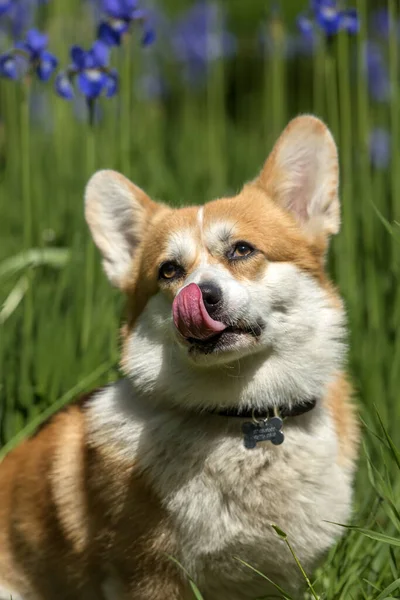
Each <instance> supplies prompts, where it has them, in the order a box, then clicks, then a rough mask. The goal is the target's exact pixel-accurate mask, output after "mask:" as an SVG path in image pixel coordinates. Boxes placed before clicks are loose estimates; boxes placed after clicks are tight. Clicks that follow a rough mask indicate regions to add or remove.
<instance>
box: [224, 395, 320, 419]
mask: <svg viewBox="0 0 400 600" xmlns="http://www.w3.org/2000/svg"><path fill="white" fill-rule="evenodd" d="M316 404H317V399H316V398H310V399H309V400H306V401H305V402H298V403H297V404H294V405H293V406H291V407H288V406H281V407H279V406H277V407H276V408H267V409H264V410H260V409H256V410H254V409H247V410H242V411H240V412H239V411H238V409H237V408H226V409H224V410H218V411H215V412H214V414H217V415H220V416H221V417H239V418H240V419H256V420H257V419H271V418H272V417H274V416H278V417H280V418H281V419H286V417H299V416H300V415H304V413H307V412H309V411H310V410H312V409H313V408H315V406H316Z"/></svg>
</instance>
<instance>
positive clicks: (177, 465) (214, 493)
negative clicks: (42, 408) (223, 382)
mask: <svg viewBox="0 0 400 600" xmlns="http://www.w3.org/2000/svg"><path fill="white" fill-rule="evenodd" d="M240 427H241V423H240V422H238V421H237V420H235V419H225V418H222V417H219V416H213V415H209V414H197V413H193V414H191V413H190V412H189V413H188V412H186V411H183V412H181V411H179V410H174V409H169V408H166V407H160V406H159V407H157V406H156V405H155V403H152V402H151V400H150V399H149V398H144V397H143V396H142V397H139V396H138V395H135V394H134V392H133V391H132V387H131V384H130V383H129V382H128V381H127V380H122V381H120V382H118V383H117V384H114V385H111V386H109V387H107V388H106V389H105V390H104V391H102V392H101V393H100V394H99V396H98V398H97V399H96V400H95V401H93V402H92V403H91V404H90V405H89V409H88V432H89V436H90V438H91V443H99V442H100V443H103V444H105V445H106V446H107V449H108V451H110V450H111V451H112V452H114V453H117V454H118V455H119V456H120V458H121V460H123V461H124V463H125V461H130V462H131V463H132V465H133V464H135V465H136V468H137V466H138V465H139V466H140V467H141V468H142V469H143V471H144V472H145V473H146V478H148V479H149V480H150V481H151V483H152V485H153V487H154V489H155V490H156V492H157V495H158V497H159V498H160V500H161V502H162V504H163V506H164V508H165V509H166V511H167V513H168V514H169V515H170V516H171V518H172V519H173V522H174V524H175V528H176V533H177V538H178V547H179V555H178V556H177V557H176V558H177V559H178V560H180V562H181V563H182V564H183V566H184V567H185V568H186V569H188V571H189V572H190V573H191V575H192V577H193V578H194V579H195V581H196V582H197V583H198V585H200V587H201V589H202V591H203V593H204V595H205V597H206V598H207V600H220V599H221V598H225V597H226V598H228V597H229V598H233V599H234V600H242V599H247V598H248V599H250V598H251V600H254V598H256V597H263V596H264V595H266V594H267V593H271V591H272V590H271V589H270V588H269V587H268V585H266V584H265V582H263V580H262V579H260V578H259V577H257V576H255V575H254V573H252V572H251V571H250V570H248V569H245V568H244V567H242V566H241V565H240V563H238V562H237V561H236V560H235V559H234V558H233V557H234V556H238V557H239V558H241V559H242V560H244V561H246V562H248V563H249V564H251V565H252V566H254V567H255V568H258V569H259V570H261V571H262V572H263V573H265V574H266V575H267V576H268V577H270V578H272V579H273V580H275V581H276V582H277V583H281V584H282V585H283V586H284V587H285V589H287V590H288V591H292V592H297V591H298V588H299V586H300V581H301V575H299V571H298V567H297V565H296V564H295V563H294V561H293V559H292V557H291V555H290V554H289V552H288V549H287V547H286V546H285V544H284V543H283V542H282V540H281V539H279V538H278V536H277V535H276V533H275V532H274V531H273V529H272V527H271V524H276V525H278V526H280V527H281V528H282V529H283V530H284V531H285V532H286V533H287V535H288V537H289V540H290V541H291V543H292V544H293V546H294V548H295V551H296V553H297V555H298V557H299V559H300V561H301V562H302V565H303V566H304V567H305V569H306V571H308V572H310V570H311V569H312V567H313V565H314V563H315V560H316V559H318V558H319V557H321V555H322V554H323V553H324V552H325V551H326V550H327V549H328V548H329V547H330V546H331V545H332V543H333V542H334V540H335V539H336V538H337V537H339V536H340V535H341V533H342V530H341V529H340V528H338V527H337V526H335V525H332V524H331V523H328V522H327V521H336V522H340V523H343V522H346V521H347V519H348V518H349V515H350V506H351V472H350V471H349V470H348V469H346V468H345V467H342V466H340V465H339V464H338V461H337V456H338V442H337V438H336V433H335V429H334V427H333V424H332V422H331V418H330V414H329V412H328V411H326V409H325V407H324V406H323V405H321V404H320V405H318V406H317V407H316V408H315V409H314V410H313V411H312V412H310V413H308V414H306V415H303V416H301V417H296V418H291V419H288V421H286V422H285V425H284V430H285V436H286V439H285V442H284V444H283V445H282V446H279V447H274V446H272V445H271V444H269V443H266V444H264V445H260V446H259V447H257V448H256V449H254V450H251V451H249V450H246V449H245V448H244V446H243V438H242V434H241V429H240ZM117 584H118V582H117V581H114V582H113V585H112V586H111V587H110V588H109V589H108V594H107V597H108V598H113V597H114V596H113V591H112V590H114V589H115V585H117Z"/></svg>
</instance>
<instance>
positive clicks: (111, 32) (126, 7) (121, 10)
mask: <svg viewBox="0 0 400 600" xmlns="http://www.w3.org/2000/svg"><path fill="white" fill-rule="evenodd" d="M103 12H104V14H105V15H107V17H108V18H107V20H106V21H103V22H102V23H100V25H99V29H98V38H99V39H100V40H101V41H102V42H104V43H105V44H107V45H108V46H119V45H120V44H121V40H122V36H123V35H124V34H125V33H127V31H128V30H129V28H130V26H131V24H132V23H133V22H135V21H137V22H139V23H141V25H142V28H143V35H142V44H143V46H148V45H149V44H151V43H152V42H154V40H155V32H154V29H153V28H152V27H151V25H150V18H149V13H148V12H147V11H146V10H143V9H140V8H138V6H137V0H103Z"/></svg>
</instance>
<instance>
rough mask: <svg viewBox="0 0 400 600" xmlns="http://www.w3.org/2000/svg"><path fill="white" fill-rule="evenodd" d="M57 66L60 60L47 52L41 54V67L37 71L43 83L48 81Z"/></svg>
mask: <svg viewBox="0 0 400 600" xmlns="http://www.w3.org/2000/svg"><path fill="white" fill-rule="evenodd" d="M57 65H58V60H57V59H56V57H55V56H54V55H53V54H50V52H46V51H44V52H42V53H41V54H40V59H39V65H38V66H37V69H36V73H37V76H38V77H39V79H40V80H41V81H48V80H49V79H50V77H51V76H52V74H53V72H54V70H55V68H56V67H57Z"/></svg>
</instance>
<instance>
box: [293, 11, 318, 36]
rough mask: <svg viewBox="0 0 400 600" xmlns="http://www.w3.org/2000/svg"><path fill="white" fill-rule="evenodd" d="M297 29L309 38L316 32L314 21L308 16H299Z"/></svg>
mask: <svg viewBox="0 0 400 600" xmlns="http://www.w3.org/2000/svg"><path fill="white" fill-rule="evenodd" d="M297 27H298V29H299V31H300V33H302V34H303V35H304V36H305V37H309V36H312V35H313V32H314V24H313V22H312V20H311V19H310V18H309V17H308V16H307V15H304V14H303V15H299V16H298V17H297Z"/></svg>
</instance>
